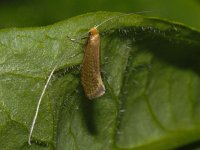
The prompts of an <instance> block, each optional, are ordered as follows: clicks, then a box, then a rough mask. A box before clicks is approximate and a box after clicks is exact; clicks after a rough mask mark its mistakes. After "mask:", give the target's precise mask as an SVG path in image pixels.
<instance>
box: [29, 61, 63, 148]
mask: <svg viewBox="0 0 200 150" xmlns="http://www.w3.org/2000/svg"><path fill="white" fill-rule="evenodd" d="M58 64H59V63H57V64H56V65H55V66H54V68H53V70H52V71H51V73H50V75H49V77H48V79H47V82H46V84H45V86H44V88H43V90H42V94H41V95H40V99H39V101H38V104H37V108H36V111H35V115H34V118H33V121H32V125H31V129H30V132H29V136H28V143H29V145H31V136H32V133H33V129H34V126H35V122H36V119H37V116H38V112H39V108H40V103H41V101H42V98H43V96H44V93H45V91H46V89H47V86H48V84H49V82H50V79H51V78H52V76H53V73H54V72H55V70H56V68H57V66H58Z"/></svg>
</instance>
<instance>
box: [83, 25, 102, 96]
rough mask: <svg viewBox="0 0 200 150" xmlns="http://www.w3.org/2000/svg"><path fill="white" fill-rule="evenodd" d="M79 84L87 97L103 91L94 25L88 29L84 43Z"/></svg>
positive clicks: (97, 32)
mask: <svg viewBox="0 0 200 150" xmlns="http://www.w3.org/2000/svg"><path fill="white" fill-rule="evenodd" d="M81 84H82V86H83V89H84V92H85V95H86V96H87V97H88V98H89V99H94V98H97V97H100V96H102V95H103V94H104V93H105V86H104V84H103V81H102V79H101V73H100V35H99V31H98V30H97V29H96V28H95V27H94V28H92V29H90V31H89V35H88V38H87V40H86V43H85V50H84V58H83V63H82V68H81Z"/></svg>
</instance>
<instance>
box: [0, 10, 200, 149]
mask: <svg viewBox="0 0 200 150" xmlns="http://www.w3.org/2000/svg"><path fill="white" fill-rule="evenodd" d="M117 15H119V13H109V12H97V13H89V14H85V15H81V16H78V17H74V18H71V19H69V20H66V21H63V22H59V23H57V24H54V25H51V26H46V27H38V28H21V29H20V28H13V29H4V30H1V31H0V58H1V59H0V91H1V92H0V110H1V111H0V120H1V121H0V132H1V136H0V149H5V150H13V149H20V150H27V149H31V150H47V149H58V150H66V149H82V150H84V149H87V150H88V149H92V150H93V149H94V150H100V149H134V150H136V149H141V150H146V149H152V150H155V149H156V150H164V149H173V148H180V147H182V146H184V145H187V144H189V143H193V142H196V141H198V140H199V139H200V94H199V88H200V78H199V73H200V70H199V67H200V60H199V56H200V42H199V41H200V33H199V32H198V31H197V30H195V29H191V28H188V27H186V26H184V25H181V24H177V23H173V22H168V21H163V20H159V19H156V18H145V17H142V16H138V15H129V16H124V17H119V18H116V19H112V20H110V21H108V22H106V23H104V24H102V26H100V27H99V28H98V29H99V31H100V33H101V67H102V68H101V70H102V76H103V81H104V84H105V86H106V94H105V95H104V96H102V97H101V98H98V99H96V100H93V101H90V100H88V99H87V98H86V97H85V96H84V93H83V89H82V87H81V85H80V83H79V82H80V75H79V72H80V71H79V70H80V64H81V62H82V58H83V44H82V43H84V42H85V41H84V40H80V41H76V42H73V41H71V40H69V38H68V37H72V38H76V39H80V38H81V37H83V35H85V34H84V33H87V31H88V30H89V29H90V28H91V27H94V26H95V25H97V24H99V23H101V22H102V21H104V20H105V19H107V18H110V17H112V16H117ZM63 58H64V59H63ZM57 62H60V63H59V67H58V68H57V70H56V72H55V74H54V77H53V79H52V80H51V83H50V85H49V87H48V89H47V91H46V93H45V96H44V98H43V101H42V103H41V107H40V111H39V116H38V119H37V122H36V126H35V128H34V131H33V136H32V145H31V146H29V145H28V143H27V140H28V134H29V130H30V126H31V123H32V119H33V117H34V113H35V109H36V105H37V102H38V99H39V97H40V94H41V92H42V89H43V87H44V84H45V82H46V79H47V78H48V75H49V74H50V72H51V70H52V69H53V67H54V66H55V64H56V63H57Z"/></svg>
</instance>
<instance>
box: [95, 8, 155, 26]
mask: <svg viewBox="0 0 200 150" xmlns="http://www.w3.org/2000/svg"><path fill="white" fill-rule="evenodd" d="M149 12H152V11H140V12H133V13H128V14H122V15H118V16H113V17H111V18H108V19H106V20H104V21H103V22H101V23H100V24H98V25H96V26H95V27H94V28H96V29H97V28H98V27H99V26H101V25H102V24H104V23H106V22H108V21H110V20H112V19H114V18H119V17H123V16H128V15H132V14H143V13H149Z"/></svg>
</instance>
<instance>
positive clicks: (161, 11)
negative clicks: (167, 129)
mask: <svg viewBox="0 0 200 150" xmlns="http://www.w3.org/2000/svg"><path fill="white" fill-rule="evenodd" d="M92 11H119V12H126V13H129V12H136V11H153V12H151V13H147V14H145V15H148V16H156V17H160V18H165V19H169V20H173V21H177V22H182V23H184V24H186V25H189V26H193V27H195V28H200V0H1V1H0V28H5V27H25V26H42V25H48V24H52V23H54V22H57V21H60V20H63V19H67V18H69V17H72V16H76V15H80V14H83V13H87V12H92Z"/></svg>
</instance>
